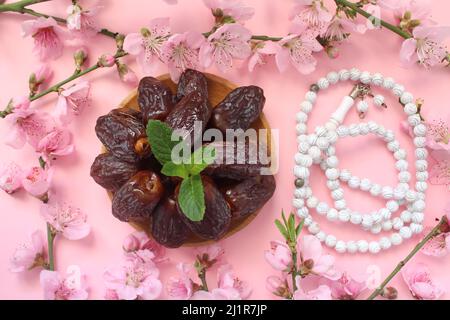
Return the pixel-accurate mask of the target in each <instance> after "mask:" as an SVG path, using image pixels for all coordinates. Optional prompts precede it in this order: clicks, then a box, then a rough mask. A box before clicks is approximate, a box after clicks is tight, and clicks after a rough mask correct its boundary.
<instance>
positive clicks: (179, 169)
mask: <svg viewBox="0 0 450 320" xmlns="http://www.w3.org/2000/svg"><path fill="white" fill-rule="evenodd" d="M161 173H162V174H164V175H166V176H168V177H180V178H182V179H186V178H187V177H188V176H189V173H188V171H187V169H186V166H184V165H183V164H175V163H173V162H172V161H170V162H166V163H165V164H164V166H163V167H162V169H161Z"/></svg>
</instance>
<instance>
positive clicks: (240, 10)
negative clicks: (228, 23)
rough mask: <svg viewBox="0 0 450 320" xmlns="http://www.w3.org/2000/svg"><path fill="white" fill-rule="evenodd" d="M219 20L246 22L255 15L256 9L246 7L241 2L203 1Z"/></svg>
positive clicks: (225, 0) (224, 0)
mask: <svg viewBox="0 0 450 320" xmlns="http://www.w3.org/2000/svg"><path fill="white" fill-rule="evenodd" d="M203 2H204V3H205V5H206V6H207V7H208V8H209V9H211V12H212V13H213V15H214V16H215V17H217V18H222V19H223V18H228V19H229V18H231V19H232V21H234V22H240V23H242V22H245V21H247V20H250V19H251V18H252V17H253V15H254V14H255V9H254V8H252V7H248V6H246V5H245V4H244V3H243V2H242V1H241V0H203Z"/></svg>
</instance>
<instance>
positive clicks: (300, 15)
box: [291, 0, 332, 36]
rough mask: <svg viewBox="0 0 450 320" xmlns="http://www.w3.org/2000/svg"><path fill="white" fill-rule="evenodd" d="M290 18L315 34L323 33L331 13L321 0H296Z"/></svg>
mask: <svg viewBox="0 0 450 320" xmlns="http://www.w3.org/2000/svg"><path fill="white" fill-rule="evenodd" d="M296 3H297V5H296V6H295V7H294V9H293V14H292V16H291V20H292V21H293V22H294V23H296V24H300V25H302V26H304V27H305V28H307V29H309V30H310V32H312V33H313V34H314V35H315V36H318V35H323V34H324V33H325V31H326V30H327V27H328V23H329V22H330V21H331V18H332V15H331V14H330V12H328V9H327V8H326V7H325V6H324V5H323V3H322V1H321V0H296Z"/></svg>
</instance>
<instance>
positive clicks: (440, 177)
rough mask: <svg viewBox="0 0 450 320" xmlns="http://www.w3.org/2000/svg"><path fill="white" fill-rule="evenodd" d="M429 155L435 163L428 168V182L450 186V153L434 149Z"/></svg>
mask: <svg viewBox="0 0 450 320" xmlns="http://www.w3.org/2000/svg"><path fill="white" fill-rule="evenodd" d="M431 156H432V158H433V159H434V160H435V163H434V164H433V165H432V166H431V168H430V180H429V181H430V183H431V184H433V185H445V186H450V153H448V152H442V151H434V152H432V153H431Z"/></svg>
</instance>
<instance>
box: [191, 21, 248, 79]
mask: <svg viewBox="0 0 450 320" xmlns="http://www.w3.org/2000/svg"><path fill="white" fill-rule="evenodd" d="M250 38H251V33H250V31H249V30H248V29H246V28H244V27H243V26H242V25H240V24H237V23H232V24H225V25H223V26H221V27H220V28H219V29H217V30H216V31H215V32H214V33H213V34H211V35H210V36H209V37H208V41H206V42H204V43H203V45H202V46H201V48H200V54H199V58H200V63H201V64H202V65H203V66H204V67H205V68H209V67H210V66H211V65H212V64H215V65H216V66H217V67H218V68H219V70H220V71H221V72H224V73H225V72H227V71H229V70H230V69H231V68H232V67H233V59H238V60H244V59H246V58H248V57H249V56H250V54H251V48H250V45H249V43H248V42H249V41H250Z"/></svg>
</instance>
